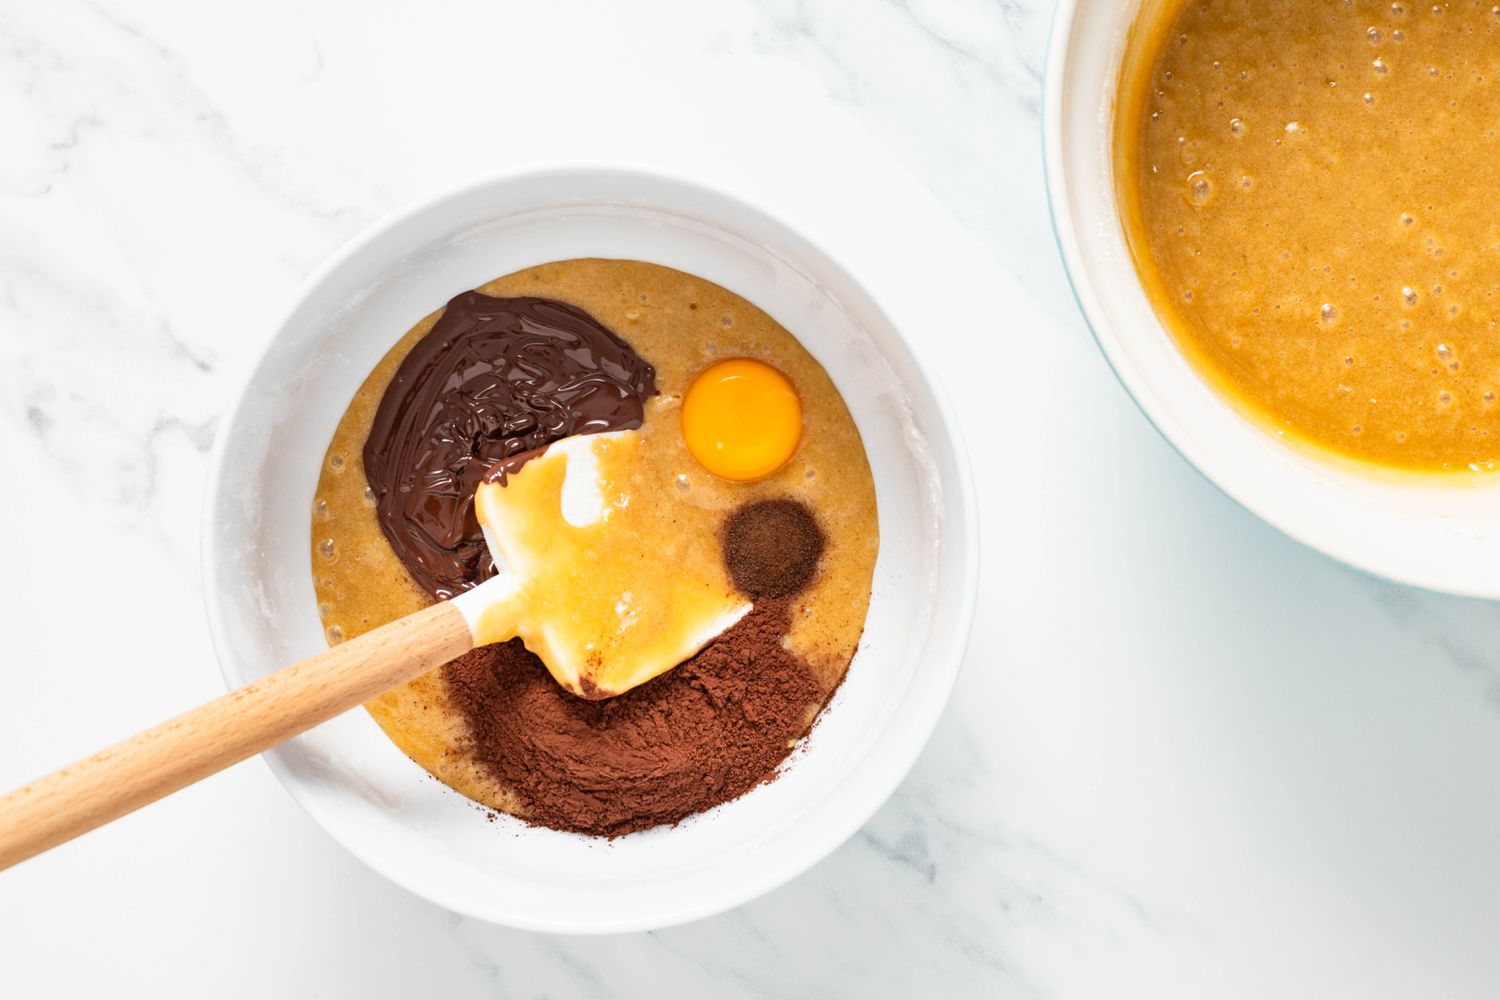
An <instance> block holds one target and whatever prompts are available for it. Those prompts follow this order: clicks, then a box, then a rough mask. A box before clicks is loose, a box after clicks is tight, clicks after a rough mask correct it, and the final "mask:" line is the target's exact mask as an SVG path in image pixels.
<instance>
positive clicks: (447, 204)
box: [204, 167, 978, 932]
mask: <svg viewBox="0 0 1500 1000" xmlns="http://www.w3.org/2000/svg"><path fill="white" fill-rule="evenodd" d="M572 257H628V258H636V259H640V260H646V261H653V262H655V263H659V264H664V265H668V266H671V267H676V268H679V269H681V270H684V271H690V272H692V273H694V274H697V275H700V276H702V277H704V278H707V279H709V280H711V281H715V282H717V283H719V284H720V285H723V286H724V287H726V288H728V289H730V290H732V291H734V292H737V293H738V294H740V295H742V296H744V297H745V298H746V299H748V300H749V301H751V302H753V303H755V304H756V305H758V306H760V307H761V308H762V309H765V310H766V311H767V312H769V313H770V314H771V315H772V316H774V317H775V318H776V319H777V320H778V321H780V322H781V323H782V324H783V325H784V326H786V327H787V328H788V329H789V330H791V331H792V332H793V333H794V334H796V335H797V337H798V338H800V339H801V341H802V343H803V344H804V345H806V347H807V348H808V350H809V351H811V352H812V353H813V355H814V356H815V357H816V358H817V359H818V360H819V361H820V362H821V363H822V364H823V366H824V367H825V368H826V369H827V370H828V373H829V374H830V375H831V376H832V377H833V380H834V382H835V383H837V385H838V387H839V389H840V391H841V392H842V393H843V395H844V398H845V399H846V400H847V402H848V404H849V407H850V409H851V410H852V411H853V414H854V418H855V420H856V421H857V423H858V425H859V428H860V431H861V433H862V434H863V436H864V442H865V448H866V450H867V451H868V453H869V457H870V464H871V467H872V469H873V471H874V477H875V487H876V493H877V498H878V502H879V509H880V529H881V549H880V558H879V562H878V564H877V566H876V569H875V580H874V594H873V599H872V602H871V606H870V614H869V620H868V624H867V627H866V631H865V635H864V639H863V641H862V643H861V645H860V650H859V652H858V654H857V655H856V657H855V660H854V663H853V664H852V665H851V667H850V670H849V675H848V679H847V681H846V682H845V683H844V685H843V686H842V687H841V688H840V689H839V691H838V693H837V695H836V696H835V698H834V699H833V701H832V703H831V704H830V706H829V707H828V709H827V710H826V711H825V713H824V714H823V717H822V719H821V721H820V722H819V724H818V725H817V727H816V728H815V730H814V731H813V733H812V735H811V736H810V737H809V739H808V741H807V743H806V745H805V746H804V747H803V749H802V750H800V751H799V752H798V753H797V754H795V755H794V756H793V758H792V759H791V761H790V762H789V763H788V764H787V765H786V766H785V768H784V770H783V773H782V775H781V777H780V778H779V779H778V780H777V781H775V782H772V783H770V784H768V785H765V786H763V787H760V788H757V789H756V790H754V791H753V792H751V793H750V794H748V795H746V796H745V797H743V798H742V799H739V800H737V801H735V802H732V803H728V804H726V805H723V806H720V807H719V808H717V809H714V810H711V811H710V812H708V813H705V814H703V815H700V816H697V817H693V818H691V819H689V820H688V821H686V822H684V823H682V824H681V825H680V826H677V827H675V828H670V829H655V830H650V831H646V832H643V833H638V834H633V835H631V836H628V837H624V838H621V839H619V840H616V841H614V842H607V841H603V840H598V839H591V838H587V837H581V836H576V835H571V834H563V833H557V832H554V831H550V830H543V829H535V828H530V827H527V826H525V825H524V824H521V823H519V822H517V821H514V820H511V819H510V818H509V817H503V818H502V820H501V821H500V822H498V823H493V824H492V823H488V822H485V821H484V819H483V817H482V816H481V815H480V814H479V812H477V811H476V810H475V808H474V807H473V805H472V803H470V802H469V801H468V800H467V799H464V798H463V797H462V796H460V795H458V794H457V793H455V792H452V791H450V790H449V789H448V788H446V787H445V786H443V785H441V784H439V783H438V782H436V781H434V780H432V779H431V778H429V777H427V776H426V775H425V773H424V772H423V771H422V770H421V769H420V768H418V767H417V765H416V764H414V763H412V762H411V761H410V760H408V759H407V758H406V757H405V756H403V755H402V754H401V753H400V752H399V751H398V750H397V749H396V748H395V746H394V745H392V744H391V743H390V741H389V740H387V739H386V738H385V736H384V734H382V733H381V732H380V730H379V729H378V728H377V727H376V725H375V724H374V722H373V721H371V719H370V718H369V717H368V716H367V715H366V714H365V713H364V712H362V711H356V712H351V713H348V714H347V715H345V716H343V717H341V718H339V719H336V720H334V721H333V722H330V723H328V724H326V725H324V726H321V727H319V728H318V729H316V730H314V731H313V732H311V733H308V734H306V735H305V736H303V737H300V738H298V739H296V740H294V741H292V742H291V743H289V744H287V745H285V746H283V747H281V748H279V749H277V750H275V751H272V752H271V753H268V754H267V755H266V756H267V758H268V760H269V761H270V764H271V767H272V769H273V770H274V771H275V772H276V774H277V776H278V777H279V778H280V779H281V781H282V782H283V784H285V785H286V787H287V789H288V791H290V792H291V793H292V795H293V796H294V797H295V798H296V799H297V801H299V802H300V803H301V804H302V805H303V807H304V808H306V809H307V811H308V812H309V813H310V814H312V816H313V818H314V819H316V820H317V821H318V822H319V823H320V824H322V826H323V827H324V828H325V829H326V830H327V831H328V832H329V833H331V834H332V835H333V836H334V837H335V838H336V839H338V840H339V841H340V842H341V843H343V844H344V845H345V846H346V847H348V848H349V850H350V851H352V852H353V853H354V854H356V855H358V856H359V857H360V858H362V859H363V860H364V861H366V862H367V863H368V864H369V865H370V866H372V867H373V868H375V869H377V870H378V871H380V872H382V873H384V874H385V875H387V876H389V877H390V878H391V879H393V880H395V881H396V882H398V883H400V884H401V885H404V886H406V887H407V888H408V889H410V890H412V891H413V892H416V893H418V894H420V895H423V896H426V897H428V898H429V899H432V900H434V901H436V902H438V903H440V904H442V905H444V906H447V907H449V908H451V909H454V910H457V911H461V912H463V913H466V914H470V915H472V916H476V917H480V918H483V919H487V920H493V921H495V922H498V923H504V924H510V925H513V926H518V927H527V928H533V929H538V930H549V931H576V932H602V931H622V930H634V929H644V928H653V927H661V926H665V925H667V924H671V923H676V922H680V921H684V920H689V919H692V918H695V917H700V916H705V915H707V914H710V913H714V912H717V911H720V910H724V909H726V908H728V907H731V906H734V905H736V904H738V903H741V902H744V901H745V900H748V899H750V898H752V897H754V896H756V895H758V894H760V893H763V892H766V891H767V890H769V889H772V888H774V887H775V886H777V885H779V884H781V883H782V882H784V881H786V880H787V879H789V878H791V877H792V876H794V875H796V874H797V873H798V872H801V871H802V870H803V869H805V868H807V867H808V866H809V865H811V864H813V863H814V862H815V861H817V860H818V859H820V858H821V857H823V856H824V855H825V854H827V853H828V852H829V851H831V850H833V848H835V847H836V846H838V845H839V844H840V843H842V842H843V841H844V840H845V839H846V838H848V837H849V836H850V835H851V834H852V833H854V831H855V830H856V829H858V828H859V826H860V825H861V824H862V823H864V822H865V821H866V820H867V819H868V818H869V817H870V815H871V814H872V813H873V812H874V811H875V809H876V808H877V807H878V806H879V805H880V804H881V803H882V802H883V801H884V800H885V799H886V797H887V796H889V795H890V793H891V792H892V791H893V790H894V788H895V787H896V785H897V783H898V782H899V781H900V780H901V779H902V777H903V776H904V775H905V774H906V772H907V771H908V770H909V769H910V767H911V765H912V763H913V762H914V761H915V759H916V757H917V754H918V752H919V751H920V750H921V748H922V746H923V744H924V743H925V742H926V740H927V738H928V736H929V735H930V734H931V731H932V728H933V726H934V725H935V723H936V721H937V718H938V715H939V713H940V712H941V710H942V708H943V706H944V704H945V702H946V700H947V697H948V694H949V691H950V690H951V688H952V685H953V680H954V677H955V674H956V672H957V670H958V664H959V661H960V658H961V655H962V652H963V648H964V645H965V642H966V640H967V637H968V632H969V625H970V620H971V618H972V614H973V607H974V599H975V593H976V577H977V572H978V555H977V553H978V544H977V542H978V540H977V538H976V537H975V531H976V517H975V504H974V499H973V487H972V484H971V481H970V479H969V473H968V466H967V461H966V459H965V456H964V454H963V452H962V449H961V446H960V443H959V435H958V431H957V428H956V426H955V424H954V419H953V415H952V413H951V412H950V411H949V409H948V407H947V405H946V404H945V402H944V401H943V400H942V398H941V397H940V396H939V394H938V393H937V391H936V390H935V388H934V385H933V382H932V378H931V376H930V375H929V374H928V373H927V370H926V369H925V367H924V366H923V364H922V362H921V361H920V359H919V358H917V357H916V356H915V354H914V353H913V351H912V349H911V346H910V344H909V343H908V341H907V340H906V339H905V338H903V336H902V334H901V333H900V332H898V331H897V330H896V329H895V328H894V327H893V326H892V325H891V323H890V322H889V321H888V320H887V318H886V316H885V315H884V314H883V313H882V311H881V309H880V308H879V307H878V306H877V305H876V303H875V301H874V299H873V298H872V296H871V295H870V294H869V293H868V292H867V291H866V290H865V289H863V288H861V287H860V286H859V284H857V283H856V281H855V279H854V278H853V277H851V276H850V275H849V274H847V273H846V272H845V271H844V270H843V269H841V268H840V267H839V265H838V264H836V263H835V262H834V261H832V260H830V259H829V258H828V257H827V256H826V255H824V254H823V253H822V252H820V251H819V250H818V249H817V248H816V247H814V246H812V245H811V244H810V243H808V242H807V241H806V240H805V239H803V238H801V237H799V236H798V235H797V234H796V233H795V232H793V231H792V230H791V229H790V228H788V227H787V226H786V225H784V224H782V223H780V222H778V221H776V220H775V219H772V218H770V217H769V216H767V215H766V214H764V213H762V212H760V211H758V210H756V209H755V208H752V207H751V206H749V205H747V204H745V203H744V202H742V201H739V200H736V199H734V198H731V197H728V196H726V195H723V194H719V193H716V192H714V191H711V190H709V189H707V188H705V187H703V186H700V185H698V184H694V183H690V182H686V181H683V180H679V179H674V178H670V177H666V176H663V175H660V174H654V173H646V172H641V171H635V170H623V169H610V168H594V167H578V168H563V169H551V170H539V171H535V172H527V173H515V174H510V175H506V176H501V177H496V178H493V179H488V180H484V181H481V182H479V183H475V184H472V185H470V186H467V187H463V188H461V189H459V190H456V191H453V192H451V193H448V194H444V195H442V196H441V197H438V198H435V199H433V200H432V201H429V202H427V203H426V204H423V205H420V206H418V207H416V208H414V209H412V210H410V211H407V212H403V213H401V214H399V215H397V216H395V217H394V218H391V219H389V220H387V221H385V222H383V223H381V224H379V225H377V226H375V227H374V228H372V229H371V230H369V231H368V232H366V233H365V234H364V235H363V236H361V237H360V238H358V239H356V240H355V241H354V242H352V243H351V244H349V245H348V246H347V247H345V248H344V249H343V250H341V251H340V252H339V253H337V254H336V255H335V256H334V257H333V259H332V260H330V261H329V262H328V263H327V264H326V265H324V266H323V267H322V268H321V269H320V270H319V271H318V272H317V273H316V274H315V275H314V276H313V277H312V279H311V280H310V281H309V282H308V284H307V285H306V287H305V288H304V289H303V291H302V293H301V295H300V296H299V298H298V301H297V304H296V306H295V307H294V308H293V309H292V311H291V312H290V314H289V315H288V316H287V318H286V320H285V321H284V322H283V323H282V325H281V327H280V329H279V330H278V331H277V333H276V334H275V336H274V337H273V338H272V340H271V342H270V344H269V346H268V347H267V348H266V351H265V354H264V356H263V357H262V358H261V360H260V362H259V364H258V365H257V366H256V368H255V370H254V372H253V374H252V375H251V377H250V379H249V382H248V384H247V385H246V386H245V388H244V390H243V392H242V394H241V396H240V398H239V400H238V401H237V403H236V404H235V406H234V408H233V410H232V412H231V414H230V416H229V418H228V419H227V421H226V423H225V425H224V427H223V429H222V430H221V432H220V435H219V440H218V445H217V451H216V454H215V456H214V460H213V467H212V472H211V478H210V488H209V495H208V500H207V510H206V523H205V525H204V582H205V591H206V594H207V602H208V613H209V619H210V624H211V627H212V631H213V636H214V642H215V646H216V648H217V650H218V655H219V659H220V662H221V664H222V667H223V672H224V676H225V678H226V680H227V681H228V682H229V683H230V684H231V685H235V686H238V685H240V684H244V683H246V682H248V681H251V680H253V679H255V678H258V677H261V676H263V675H265V674H266V673H268V672H270V671H272V670H274V669H275V668H277V667H279V666H281V665H283V664H286V663H290V662H292V661H294V660H296V659H299V658H301V657H303V656H306V655H308V654H310V653H313V652H316V651H317V650H319V649H322V648H323V645H324V643H323V635H322V628H321V626H320V623H319V621H318V616H317V614H316V611H315V607H314V605H315V601H314V597H313V590H312V583H311V580H310V579H309V575H310V570H309V565H308V546H309V531H310V525H309V517H308V514H309V509H310V507H309V505H310V504H311V503H312V498H313V491H314V487H315V484H316V481H317V476H318V469H319V465H320V463H321V461H322V456H323V452H324V449H325V447H326V446H327V442H328V440H329V438H330V436H331V435H332V433H333V429H334V426H335V424H336V423H337V422H338V419H339V417H340V415H341V413H342V411H343V409H344V407H345V406H346V405H347V403H348V401H349V399H350V398H351V397H352V395H353V394H354V391H355V389H356V388H357V387H358V386H359V384H360V383H361V382H362V381H363V380H364V378H365V376H366V375H367V374H368V373H369V371H370V369H371V368H372V367H373V366H374V365H375V363H376V361H377V360H378V359H379V358H380V357H381V356H382V355H383V354H384V353H385V352H386V350H387V349H388V348H389V347H390V346H391V344H392V343H394V342H395V341H396V339H397V338H399V337H400V336H401V335H402V333H404V332H405V331H406V330H407V329H408V328H409V327H410V326H411V325H412V324H413V323H414V322H416V320H417V319H419V318H420V317H422V316H423V315H425V314H426V313H428V312H430V311H431V310H432V309H433V308H434V307H435V306H437V305H439V304H441V303H443V302H445V301H447V300H448V298H449V297H451V296H452V295H454V294H456V293H457V292H460V291H463V290H464V289H468V288H472V287H474V286H476V285H479V284H482V283H483V282H485V281H488V280H489V279H491V278H494V277H497V276H499V275H502V274H507V273H509V272H511V271H515V270H517V269H519V268H523V267H527V266H529V265H533V264H538V263H542V262H545V261H551V260H560V259H566V258H572ZM919 333H920V331H910V332H909V334H910V335H916V334H919Z"/></svg>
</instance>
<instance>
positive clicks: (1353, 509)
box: [1043, 0, 1500, 598]
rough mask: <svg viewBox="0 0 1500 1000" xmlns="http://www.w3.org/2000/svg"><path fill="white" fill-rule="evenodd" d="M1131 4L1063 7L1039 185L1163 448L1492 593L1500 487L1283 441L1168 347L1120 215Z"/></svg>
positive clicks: (1056, 29)
mask: <svg viewBox="0 0 1500 1000" xmlns="http://www.w3.org/2000/svg"><path fill="white" fill-rule="evenodd" d="M1139 8H1140V0H1061V4H1060V6H1059V7H1058V11H1057V18H1056V20H1055V21H1054V22H1053V27H1052V41H1051V46H1050V51H1049V53H1048V63H1047V81H1046V93H1045V100H1044V106H1043V131H1044V143H1045V147H1044V148H1045V152H1046V160H1047V186H1048V194H1049V197H1050V199H1051V204H1052V215H1053V223H1054V225H1055V227H1056V229H1057V237H1058V242H1059V244H1060V245H1061V248H1062V254H1063V259H1064V261H1065V262H1066V264H1067V267H1068V272H1069V274H1070V276H1071V278H1072V281H1073V288H1074V291H1075V292H1076V293H1077V295H1078V302H1079V305H1081V306H1082V308H1083V312H1084V316H1085V317H1086V318H1087V320H1088V322H1089V325H1090V326H1091V327H1092V328H1093V331H1094V336H1095V337H1096V338H1097V340H1098V341H1099V346H1100V347H1101V348H1102V349H1103V351H1104V353H1105V355H1106V356H1107V357H1108V358H1109V362H1110V364H1111V365H1112V366H1114V369H1115V372H1116V374H1117V375H1119V378H1120V381H1121V382H1122V383H1124V385H1125V388H1126V389H1127V390H1128V391H1129V392H1130V394H1131V395H1132V396H1133V397H1134V398H1135V401H1136V403H1137V404H1139V406H1140V408H1141V410H1142V411H1143V412H1144V413H1145V414H1146V416H1147V417H1148V418H1149V419H1150V420H1151V422H1152V423H1154V424H1155V425H1156V426H1157V428H1158V429H1159V430H1160V431H1161V433H1162V434H1163V435H1165V437H1166V438H1167V440H1168V441H1170V442H1171V443H1172V445H1173V446H1175V447H1176V448H1177V450H1178V451H1180V452H1181V453H1182V454H1183V456H1184V457H1186V458H1187V460H1188V461H1190V462H1191V463H1193V465H1195V466H1197V467H1198V469H1200V470H1201V471H1202V472H1203V474H1204V475H1206V476H1207V477H1208V478H1209V479H1210V480H1211V481H1213V482H1214V483H1216V484H1217V485H1218V486H1219V487H1220V488H1221V489H1223V490H1224V492H1225V493H1227V494H1228V495H1229V496H1231V497H1233V498H1234V499H1235V500H1237V501H1238V502H1239V503H1241V504H1243V505H1244V506H1245V507H1246V508H1248V509H1249V510H1250V511H1252V512H1254V513H1255V514H1258V515H1259V516H1260V517H1262V518H1264V519H1265V520H1266V521H1268V522H1270V523H1271V524H1273V525H1275V526H1276V527H1278V528H1280V529H1281V530H1282V531H1284V532H1286V533H1287V534H1288V535H1291V536H1292V537H1293V538H1296V539H1298V540H1299V541H1301V542H1303V543H1305V544H1307V545H1310V546H1312V547H1313V548H1316V549H1320V550H1322V551H1323V552H1326V553H1327V554H1329V555H1331V556H1334V557H1335V558H1337V559H1340V560H1342V561H1344V562H1346V563H1348V564H1350V565H1352V566H1356V567H1359V568H1360V569H1364V570H1367V571H1369V572H1371V573H1375V574H1378V575H1380V576H1385V577H1389V578H1391V579H1393V580H1400V581H1403V582H1407V583H1412V584H1417V585H1419V586H1423V587H1428V588H1431V589H1434V590H1442V591H1448V592H1451V593H1456V594H1469V595H1474V596H1481V597H1489V598H1495V597H1500V479H1497V478H1496V477H1495V476H1493V475H1491V476H1484V477H1480V476H1475V477H1472V478H1471V477H1467V476H1465V477H1452V478H1446V477H1442V478H1438V477H1419V476H1414V475H1397V474H1394V473H1391V474H1381V473H1379V472H1376V471H1373V470H1369V469H1363V468H1359V467H1356V466H1354V465H1353V464H1352V463H1345V462H1339V461H1334V460H1331V459H1328V458H1324V457H1320V456H1317V455H1314V454H1312V453H1310V452H1308V451H1305V450H1302V449H1299V448H1294V447H1291V446H1289V445H1287V444H1285V443H1283V442H1281V441H1279V440H1277V439H1276V438H1275V437H1273V436H1272V435H1269V434H1267V433H1266V432H1265V431H1263V430H1262V429H1261V428H1260V427H1258V426H1256V425H1254V424H1252V423H1251V422H1250V421H1249V420H1247V419H1246V418H1244V417H1243V416H1241V415H1240V414H1239V413H1238V412H1236V411H1235V410H1234V409H1233V408H1232V407H1231V406H1229V405H1228V404H1227V403H1226V402H1225V401H1224V400H1223V399H1222V398H1221V397H1220V396H1219V395H1218V394H1216V393H1215V391H1214V390H1213V389H1212V388H1211V387H1210V386H1209V385H1208V384H1207V382H1205V380H1204V379H1203V378H1202V377H1201V376H1200V375H1199V374H1198V372H1197V371H1196V370H1194V369H1193V367H1192V366H1191V365H1190V364H1189V363H1188V362H1187V360H1186V359H1185V358H1184V357H1183V356H1182V354H1181V353H1179V351H1178V350H1177V348H1176V346H1175V345H1174V344H1173V341H1172V338H1171V335H1170V334H1169V333H1168V332H1167V330H1166V329H1165V328H1164V327H1163V325H1162V323H1161V322H1160V320H1159V319H1158V318H1157V316H1156V314H1155V312H1154V311H1153V310H1152V308H1151V305H1150V303H1149V302H1148V301H1147V298H1146V295H1145V293H1144V292H1143V291H1142V289H1141V286H1140V283H1139V281H1138V279H1137V276H1136V271H1135V267H1134V265H1133V263H1132V261H1131V258H1130V254H1129V252H1128V251H1127V249H1126V246H1125V236H1124V232H1123V229H1122V228H1121V223H1120V216H1119V213H1118V211H1117V210H1116V203H1115V185H1114V181H1113V176H1112V169H1113V164H1112V160H1113V157H1112V155H1111V135H1112V115H1113V110H1114V97H1115V88H1116V81H1117V78H1118V75H1119V71H1120V65H1121V61H1122V58H1123V56H1124V52H1125V44H1126V38H1127V34H1128V29H1129V27H1130V25H1131V22H1132V21H1133V19H1134V18H1135V16H1136V13H1137V11H1138V10H1139Z"/></svg>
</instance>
